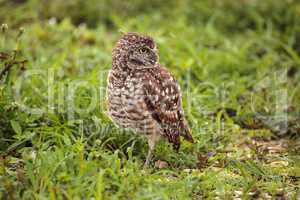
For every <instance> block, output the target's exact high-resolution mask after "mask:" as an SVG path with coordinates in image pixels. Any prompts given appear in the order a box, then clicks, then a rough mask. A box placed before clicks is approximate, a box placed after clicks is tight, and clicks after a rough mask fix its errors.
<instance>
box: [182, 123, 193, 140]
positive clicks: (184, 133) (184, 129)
mask: <svg viewBox="0 0 300 200" xmlns="http://www.w3.org/2000/svg"><path fill="white" fill-rule="evenodd" d="M180 135H181V136H182V137H183V138H184V139H185V140H187V141H189V142H191V143H194V139H193V136H192V135H191V132H190V129H189V127H188V125H187V124H186V123H185V122H184V121H182V122H181V131H180Z"/></svg>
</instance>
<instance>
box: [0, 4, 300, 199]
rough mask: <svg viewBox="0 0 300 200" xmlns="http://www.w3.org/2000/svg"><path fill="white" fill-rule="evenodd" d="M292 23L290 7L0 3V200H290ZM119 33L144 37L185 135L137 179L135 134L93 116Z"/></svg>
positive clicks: (294, 122) (294, 134)
mask: <svg viewBox="0 0 300 200" xmlns="http://www.w3.org/2000/svg"><path fill="white" fill-rule="evenodd" d="M74 2H75V3H74ZM299 17H300V4H299V3H298V2H296V1H281V2H276V3H275V2H273V1H270V0H266V1H264V2H259V1H256V0H251V1H242V0H241V1H239V2H233V1H229V0H224V1H221V2H220V1H199V2H198V1H181V0H176V1H172V2H170V3H169V4H168V3H167V2H160V1H153V2H151V3H147V4H145V2H144V1H142V0H134V1H132V2H131V3H126V2H124V3H120V2H118V1H116V0H114V1H105V0H103V1H102V3H96V2H95V1H91V2H89V3H88V2H87V3H85V2H84V1H79V0H77V1H66V2H65V3H64V4H62V3H60V1H51V3H50V2H45V4H40V3H39V2H38V1H34V0H29V1H24V2H23V1H10V2H3V1H0V22H1V23H2V22H3V23H6V24H8V27H6V26H2V27H1V35H0V45H1V46H0V52H1V65H0V72H1V71H2V70H3V69H4V67H5V66H8V65H11V64H12V63H13V62H15V64H14V65H11V68H10V69H9V72H8V74H6V75H5V76H3V77H1V80H0V155H1V156H0V199H234V198H236V199H237V198H242V199H256V198H260V199H276V198H277V199H299V198H300V191H299V186H300V157H299V155H300V140H299V136H300V135H299V134H300V133H299V130H300V129H299V127H300V120H299V119H300V118H299V114H300V105H299V102H300V101H299V100H300V92H299V91H300V85H299V78H300V73H299V69H300V68H299V66H300V48H299V41H300V40H299V39H300V38H299V35H300V21H299V20H298V19H299ZM120 31H123V32H127V31H135V32H141V33H145V34H148V35H151V36H152V37H153V38H154V39H155V41H156V42H157V44H158V47H159V50H160V62H161V63H162V64H163V65H165V66H166V67H167V68H168V69H169V70H170V71H171V72H172V73H173V74H174V76H175V77H176V78H177V80H178V81H179V83H180V85H181V88H182V89H183V106H184V110H185V113H186V115H187V119H188V121H189V124H190V126H191V129H192V133H193V136H194V137H195V139H196V144H193V145H191V144H189V143H186V142H183V145H182V148H181V149H180V151H179V153H176V152H174V151H173V150H172V147H171V146H170V145H169V144H168V143H167V142H166V141H161V142H160V143H159V145H158V146H157V148H156V152H155V159H154V162H153V163H152V166H151V167H150V168H149V169H146V170H144V169H142V167H141V166H142V165H143V162H144V160H145V156H146V152H147V143H146V141H145V139H144V138H142V137H139V136H137V135H135V134H133V133H132V132H127V131H122V130H119V129H118V128H117V127H115V126H114V125H113V123H112V122H111V121H110V119H109V118H108V117H107V115H106V102H105V95H106V90H105V88H106V75H107V72H108V70H109V68H110V65H111V51H112V48H113V45H114V44H115V42H116V41H117V39H118V38H119V37H120V35H121V33H120ZM24 60H26V62H25V64H24V66H23V64H22V63H23V62H22V61H24ZM155 161H166V162H167V163H168V165H169V166H168V167H167V168H162V169H159V168H157V167H155ZM174 191H175V192H174Z"/></svg>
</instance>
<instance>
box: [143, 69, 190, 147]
mask: <svg viewBox="0 0 300 200" xmlns="http://www.w3.org/2000/svg"><path fill="white" fill-rule="evenodd" d="M144 78H145V79H146V80H144V81H143V89H144V93H145V103H146V105H147V108H148V110H149V111H150V113H151V115H152V117H153V119H154V120H156V121H157V122H158V124H159V125H160V128H161V130H162V131H161V132H162V134H163V135H164V136H166V137H167V138H168V140H169V141H170V142H171V143H173V144H174V148H175V149H178V148H179V146H180V139H179V136H180V135H182V136H183V137H184V138H185V139H186V140H188V141H190V142H193V137H192V136H191V134H190V131H189V128H188V126H187V124H186V122H185V119H184V115H183V110H182V107H181V92H180V88H179V85H178V83H177V82H176V81H175V79H174V78H173V77H172V75H171V74H170V73H169V72H168V71H167V70H166V69H164V68H155V69H152V70H151V71H150V72H149V73H146V75H145V77H144Z"/></svg>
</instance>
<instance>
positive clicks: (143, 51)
mask: <svg viewBox="0 0 300 200" xmlns="http://www.w3.org/2000/svg"><path fill="white" fill-rule="evenodd" d="M147 51H148V49H147V48H146V47H143V48H140V53H146V52H147Z"/></svg>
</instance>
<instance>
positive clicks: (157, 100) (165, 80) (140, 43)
mask: <svg viewBox="0 0 300 200" xmlns="http://www.w3.org/2000/svg"><path fill="white" fill-rule="evenodd" d="M108 113H109V115H110V117H111V118H112V120H113V121H114V122H115V123H116V124H117V125H118V126H119V127H122V128H129V129H132V130H134V131H135V132H137V133H140V134H144V135H146V136H147V138H148V143H149V151H148V155H147V158H146V162H145V166H147V165H149V162H150V160H151V157H152V153H153V150H154V146H155V143H156V142H157V141H158V139H159V138H160V136H163V137H166V138H167V139H168V140H169V142H171V143H173V147H174V149H176V150H178V149H179V147H180V135H181V136H183V137H184V138H185V139H186V140H188V141H190V142H193V138H192V136H191V134H190V132H189V128H188V126H187V123H186V122H185V119H184V115H183V111H182V106H181V92H180V88H179V85H178V83H177V82H176V80H175V79H174V78H173V77H172V75H171V74H170V73H169V72H168V70H167V69H165V68H163V67H162V66H161V65H160V64H159V56H158V50H157V48H156V44H155V43H154V41H153V39H152V38H150V37H148V36H145V35H140V34H137V33H127V34H124V35H123V36H122V37H121V38H120V39H119V41H118V42H117V44H116V46H115V48H114V50H113V52H112V68H111V70H110V71H109V75H108Z"/></svg>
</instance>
